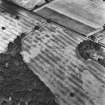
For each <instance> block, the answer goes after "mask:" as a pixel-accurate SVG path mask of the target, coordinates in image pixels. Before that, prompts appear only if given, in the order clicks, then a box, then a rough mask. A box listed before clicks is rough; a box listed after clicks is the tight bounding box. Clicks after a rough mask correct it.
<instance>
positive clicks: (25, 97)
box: [0, 37, 57, 105]
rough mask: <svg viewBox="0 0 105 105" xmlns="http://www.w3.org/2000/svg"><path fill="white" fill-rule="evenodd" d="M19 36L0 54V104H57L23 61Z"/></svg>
mask: <svg viewBox="0 0 105 105" xmlns="http://www.w3.org/2000/svg"><path fill="white" fill-rule="evenodd" d="M20 51H21V37H17V38H16V39H15V41H14V42H13V43H9V45H8V49H7V51H6V52H5V53H2V54H0V103H1V104H0V105H57V103H56V102H55V97H54V95H53V94H52V92H51V91H50V90H49V88H48V87H46V86H45V84H44V83H43V82H42V81H41V80H40V79H39V78H38V77H37V76H36V75H35V74H34V73H33V72H32V71H31V70H30V69H29V68H28V66H27V65H26V64H25V63H24V61H23V58H22V56H21V55H20Z"/></svg>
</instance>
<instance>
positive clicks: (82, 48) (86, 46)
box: [77, 40, 101, 60]
mask: <svg viewBox="0 0 105 105" xmlns="http://www.w3.org/2000/svg"><path fill="white" fill-rule="evenodd" d="M100 50H101V45H100V44H98V43H96V42H93V41H91V40H84V41H83V42H80V44H79V45H78V46H77V51H78V53H79V55H80V56H81V57H82V58H84V59H85V60H88V59H91V58H93V57H94V55H95V54H97V52H98V51H100Z"/></svg>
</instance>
